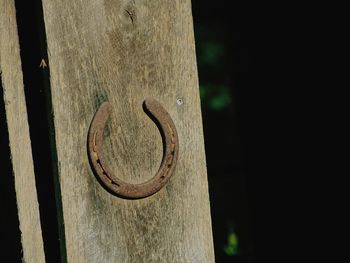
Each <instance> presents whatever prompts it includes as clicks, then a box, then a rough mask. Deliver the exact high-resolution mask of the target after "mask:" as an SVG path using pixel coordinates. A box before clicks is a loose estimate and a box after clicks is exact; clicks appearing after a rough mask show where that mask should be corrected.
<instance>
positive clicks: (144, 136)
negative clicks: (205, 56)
mask: <svg viewBox="0 0 350 263" xmlns="http://www.w3.org/2000/svg"><path fill="white" fill-rule="evenodd" d="M42 2H43V10H44V21H45V29H46V37H47V44H48V58H49V64H48V65H49V70H50V77H51V81H50V82H51V93H52V104H53V109H52V110H53V116H54V128H55V140H56V147H57V158H58V176H59V185H60V191H61V196H60V197H59V198H61V200H62V209H63V220H64V222H62V224H64V233H61V234H62V237H63V235H64V238H65V240H66V248H65V249H66V256H67V261H68V262H74V263H76V262H123V263H125V262H137V263H139V262H167V263H169V262H200V263H202V262H214V253H213V244H212V233H211V220H210V209H209V198H208V185H207V175H206V164H205V154H204V142H203V132H202V120H201V111H200V100H199V90H198V79H197V68H196V59H195V46H194V35H193V25H192V14H191V3H190V0H150V1H144V0H130V1H126V0H87V1H71V0H61V1H54V0H43V1H42ZM147 97H151V98H154V99H156V100H158V101H159V102H160V103H161V104H162V105H163V107H164V108H165V109H166V110H167V111H168V112H169V114H170V116H171V117H172V119H173V121H174V123H175V126H176V128H177V131H178V136H179V142H180V146H179V160H178V163H177V167H176V170H175V173H174V174H173V176H172V178H171V179H170V181H169V183H168V184H167V185H166V186H165V187H164V188H163V189H161V190H160V191H159V192H158V193H156V194H155V195H152V196H150V197H147V198H145V199H140V200H125V199H122V198H119V197H116V196H113V195H111V194H110V193H109V192H107V191H106V190H105V189H104V188H103V187H102V186H101V185H100V183H99V182H98V181H97V180H96V178H95V176H94V174H93V172H92V170H91V167H90V164H89V160H88V155H87V136H88V130H89V125H90V123H91V120H92V118H93V116H94V113H95V112H96V110H97V109H98V107H99V106H100V105H101V103H102V102H103V101H109V102H110V104H111V106H112V112H111V117H110V119H109V121H108V125H107V128H106V131H105V134H104V155H105V157H106V160H107V162H108V163H109V166H110V169H111V170H112V171H113V172H114V174H116V175H117V176H118V177H119V178H121V179H122V180H124V181H127V182H129V183H141V182H144V181H146V180H148V179H150V178H151V177H152V176H153V175H154V174H155V173H156V172H157V170H158V168H159V165H160V161H161V157H162V152H163V146H162V140H161V137H160V135H159V131H158V130H157V127H156V126H155V125H154V123H153V122H152V121H150V119H149V118H148V116H147V115H146V114H145V113H144V111H143V109H142V103H143V101H144V99H145V98H147Z"/></svg>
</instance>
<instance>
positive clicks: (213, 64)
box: [0, 0, 302, 263]
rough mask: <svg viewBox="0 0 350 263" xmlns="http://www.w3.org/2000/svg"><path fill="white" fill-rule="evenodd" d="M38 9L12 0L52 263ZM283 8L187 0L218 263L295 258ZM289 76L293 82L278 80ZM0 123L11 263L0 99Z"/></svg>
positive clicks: (9, 251) (5, 244)
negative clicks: (191, 22)
mask: <svg viewBox="0 0 350 263" xmlns="http://www.w3.org/2000/svg"><path fill="white" fill-rule="evenodd" d="M40 6H41V3H40V1H39V0H35V1H33V2H31V3H30V2H29V1H20V0H17V1H16V9H17V23H18V27H19V37H20V46H21V60H22V67H23V72H24V84H25V86H26V87H31V88H27V89H26V98H27V101H26V102H27V108H28V119H29V122H30V123H31V124H32V125H31V127H30V134H31V141H32V147H33V158H34V166H35V172H36V177H37V188H38V198H39V202H40V213H41V222H42V229H43V237H44V240H45V253H46V258H47V260H48V262H50V263H51V262H59V258H60V255H59V250H58V247H59V244H58V230H57V222H56V221H55V220H56V218H57V214H56V213H54V210H53V209H52V207H54V206H55V205H56V203H55V200H54V199H53V195H52V193H53V192H54V189H53V181H52V178H50V177H48V176H45V175H47V174H48V173H51V171H52V170H55V167H52V166H51V163H52V160H53V159H54V158H55V157H54V156H51V149H50V138H49V137H50V136H51V135H52V134H50V133H49V130H48V127H50V125H51V123H49V121H45V120H46V119H47V116H46V114H47V113H46V112H45V111H43V110H42V109H43V108H45V107H47V106H50V105H47V104H46V103H47V101H48V100H47V97H46V96H47V95H48V94H49V93H47V92H45V91H46V89H47V87H48V85H49V83H48V72H45V71H44V70H42V69H41V68H39V67H33V66H32V65H38V64H39V63H40V61H41V59H42V58H47V54H46V47H45V36H44V35H43V32H44V30H43V24H42V11H41V8H40ZM274 8H276V6H274ZM284 10H285V9H283V8H282V9H279V12H277V13H278V15H276V14H275V11H271V10H270V7H269V6H267V4H265V3H264V4H263V5H262V4H261V5H257V4H253V3H247V2H245V1H235V2H231V1H223V0H218V1H215V3H213V2H212V1H200V0H192V11H193V19H194V32H195V39H196V52H197V63H198V72H199V82H200V94H201V101H202V115H203V127H204V135H205V148H206V157H207V168H208V181H209V192H210V203H211V216H212V224H213V236H214V247H215V257H216V262H218V263H221V262H237V263H238V262H247V263H250V262H261V261H263V260H265V259H266V260H269V261H272V260H275V259H277V260H278V261H280V262H285V259H287V258H290V257H291V256H292V254H294V253H295V251H298V249H297V248H295V247H297V243H293V244H292V246H291V242H290V241H287V240H293V238H295V236H297V235H300V233H299V232H298V229H296V228H295V226H294V227H293V225H296V224H297V221H298V220H300V219H298V218H296V220H294V217H293V216H292V215H291V214H292V213H291V212H290V211H287V210H289V208H290V201H291V199H292V198H295V193H292V194H291V195H289V194H290V193H291V192H292V191H291V188H292V186H293V185H294V184H295V183H293V181H294V180H297V179H296V177H295V176H293V175H292V171H293V167H294V166H296V165H295V163H296V162H299V160H298V159H297V158H295V156H294V154H298V153H296V151H295V150H294V149H295V148H298V141H297V139H296V138H298V136H294V135H296V134H297V133H298V131H296V130H295V128H293V125H292V123H293V122H292V121H291V118H290V114H289V110H286V109H295V108H296V106H295V105H293V104H292V105H291V101H292V100H291V98H292V97H293V93H295V92H299V93H298V94H300V93H302V91H301V89H300V88H299V89H298V85H295V84H296V83H295V80H294V79H295V78H294V77H295V76H297V75H298V74H302V72H301V71H300V70H296V69H297V66H300V67H301V68H302V65H299V64H301V63H299V64H298V63H295V61H296V60H297V58H298V54H297V53H296V50H297V48H295V45H297V43H295V39H285V37H284V35H285V34H284V32H286V31H287V32H289V31H288V30H289V29H288V26H287V25H286V24H284V23H283V24H281V21H282V20H283V19H280V17H283V16H284V15H285V14H286V13H285V11H284ZM33 17H35V19H33ZM297 40H298V39H297ZM286 42H288V44H287V45H286ZM287 47H288V48H287ZM291 57H294V58H293V59H291ZM286 61H287V62H288V63H289V65H288V66H286V64H288V63H286ZM294 67H295V68H294ZM288 71H289V72H293V74H292V75H290V74H286V73H287V72H288ZM291 87H292V88H293V89H292V88H291ZM299 87H300V86H299ZM1 92H2V90H1ZM0 95H1V97H2V93H1V94H0ZM33 98H35V99H33ZM290 106H291V107H290ZM38 116H39V117H38ZM0 124H1V125H0V143H1V145H0V146H1V149H4V150H2V154H1V157H2V158H0V167H1V173H2V174H1V177H0V180H1V181H0V194H1V199H0V208H1V211H2V212H1V216H0V220H1V222H0V223H1V225H2V226H6V227H5V228H4V227H3V228H1V234H0V241H1V245H2V251H4V253H5V256H4V257H7V258H9V259H11V260H8V261H7V262H20V261H19V260H20V256H21V245H20V232H19V229H18V218H17V214H16V204H15V196H14V186H13V178H12V177H11V175H12V171H11V169H12V168H11V163H10V159H9V156H10V155H9V149H8V135H7V130H6V118H5V113H4V105H3V100H0ZM298 127H299V126H298ZM286 130H288V132H286ZM292 145H293V147H291V146H292ZM286 149H288V153H286V152H287V151H286ZM3 156H5V158H4V157H3ZM286 160H288V162H286ZM290 160H292V162H290ZM293 162H295V163H293ZM43 163H45V164H46V165H42V164H43ZM53 163H55V162H54V161H53ZM38 164H40V165H38ZM3 171H5V173H3ZM299 172H300V171H299ZM4 175H6V176H4ZM287 208H288V209H287ZM4 211H6V212H4ZM286 218H288V220H286ZM290 218H293V220H290ZM287 222H288V223H287ZM290 222H292V223H290Z"/></svg>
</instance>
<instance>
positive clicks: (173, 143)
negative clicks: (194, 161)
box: [88, 98, 179, 199]
mask: <svg viewBox="0 0 350 263" xmlns="http://www.w3.org/2000/svg"><path fill="white" fill-rule="evenodd" d="M143 108H144V111H145V112H146V114H147V115H148V116H149V117H150V119H152V120H153V121H154V122H155V123H156V125H157V127H158V129H159V132H160V134H161V136H162V141H163V158H162V161H161V164H160V167H159V170H158V172H157V173H156V175H155V176H154V177H153V178H151V179H150V180H148V181H146V182H144V183H141V184H130V183H127V182H124V181H122V180H121V179H119V178H117V177H115V176H112V173H111V170H110V169H109V168H108V166H107V164H106V161H105V159H104V156H103V131H104V127H105V125H106V122H107V120H108V118H109V115H110V103H109V102H107V101H106V102H103V103H102V104H101V106H100V107H99V109H98V110H97V111H96V113H95V115H94V117H93V119H92V122H91V125H90V129H89V133H88V155H89V160H90V165H91V167H92V170H93V171H94V174H95V176H96V177H97V179H99V182H100V183H101V184H102V186H103V187H104V188H105V189H106V190H107V191H108V192H110V193H111V194H114V195H116V196H119V197H122V198H126V199H140V198H145V197H147V196H150V195H153V194H155V193H156V192H158V191H159V190H160V189H161V188H162V187H163V186H164V185H165V184H166V183H167V182H168V181H169V179H170V177H171V175H172V173H173V171H174V169H175V166H176V162H177V158H178V153H179V142H178V136H177V131H176V127H175V125H174V122H173V120H172V119H171V117H170V115H169V113H168V112H167V111H166V110H165V109H164V108H163V106H162V105H161V104H160V103H159V102H158V101H156V100H155V99H152V98H147V99H145V100H144V102H143Z"/></svg>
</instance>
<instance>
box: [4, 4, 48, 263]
mask: <svg viewBox="0 0 350 263" xmlns="http://www.w3.org/2000/svg"><path fill="white" fill-rule="evenodd" d="M0 73H1V79H2V86H3V93H4V98H0V99H4V102H5V110H6V119H7V126H8V133H9V143H10V151H11V162H12V168H13V175H14V177H15V188H16V199H17V207H18V217H19V223H20V231H21V242H22V249H23V262H28V263H29V262H33V263H36V262H45V255H44V249H43V240H42V233H41V226H40V216H39V207H38V200H37V194H36V187H35V176H34V168H33V160H32V150H31V144H30V138H29V126H28V120H27V110H26V103H25V98H24V87H23V77H22V69H21V60H20V52H19V41H18V33H17V24H16V12H15V6H14V1H13V0H0ZM1 158H3V156H1ZM0 172H1V171H0ZM2 175H3V174H1V175H0V176H2ZM6 212H7V211H1V213H6ZM2 227H6V226H2ZM3 260H5V261H6V259H3Z"/></svg>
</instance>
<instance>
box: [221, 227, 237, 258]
mask: <svg viewBox="0 0 350 263" xmlns="http://www.w3.org/2000/svg"><path fill="white" fill-rule="evenodd" d="M224 252H225V253H226V255H228V256H235V255H238V237H237V235H236V233H235V232H234V231H233V229H230V231H229V233H228V236H227V244H226V245H225V246H224Z"/></svg>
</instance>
